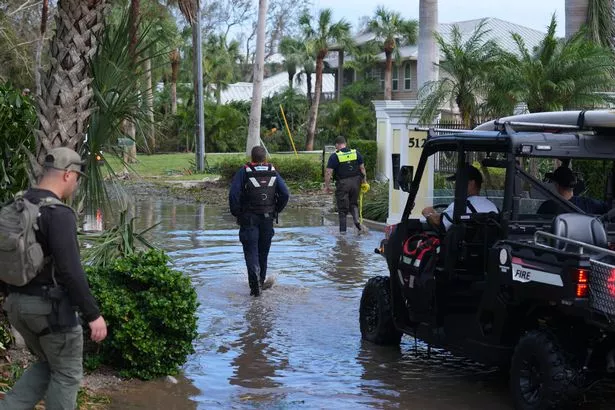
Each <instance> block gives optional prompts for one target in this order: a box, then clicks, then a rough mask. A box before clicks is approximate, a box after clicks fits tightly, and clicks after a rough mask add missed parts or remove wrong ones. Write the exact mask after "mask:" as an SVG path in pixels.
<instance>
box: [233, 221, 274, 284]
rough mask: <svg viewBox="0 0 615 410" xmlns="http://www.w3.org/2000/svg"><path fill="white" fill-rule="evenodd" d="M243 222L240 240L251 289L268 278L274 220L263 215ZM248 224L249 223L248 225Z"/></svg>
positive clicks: (240, 228)
mask: <svg viewBox="0 0 615 410" xmlns="http://www.w3.org/2000/svg"><path fill="white" fill-rule="evenodd" d="M246 219H248V221H242V224H241V226H240V227H239V240H240V241H241V245H242V246H243V256H244V258H245V260H246V267H247V268H248V282H249V283H250V288H251V289H254V288H255V287H258V282H259V281H260V283H261V284H262V283H263V282H264V281H265V278H266V277H267V257H268V256H269V248H271V239H272V238H273V234H274V231H273V218H271V217H268V218H266V217H264V216H263V215H252V217H251V218H246ZM246 222H247V223H246Z"/></svg>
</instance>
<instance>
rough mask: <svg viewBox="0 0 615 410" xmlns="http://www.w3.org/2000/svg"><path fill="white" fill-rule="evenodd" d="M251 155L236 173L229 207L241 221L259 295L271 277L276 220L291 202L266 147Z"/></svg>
mask: <svg viewBox="0 0 615 410" xmlns="http://www.w3.org/2000/svg"><path fill="white" fill-rule="evenodd" d="M251 154H252V155H251V156H252V162H248V163H247V164H245V165H244V166H243V167H241V168H240V169H239V171H237V173H235V176H234V178H233V181H232V183H231V189H230V192H229V206H230V208H231V214H233V216H235V217H236V218H237V223H238V224H239V240H240V241H241V245H242V246H243V254H244V257H245V260H246V267H247V269H248V282H249V283H250V295H252V296H259V295H260V294H261V291H262V289H263V285H264V284H265V279H266V277H267V257H268V255H269V249H270V247H271V240H272V238H273V235H274V230H273V220H274V219H276V218H277V214H279V213H280V212H282V210H283V209H284V207H285V206H286V204H287V203H288V199H289V197H290V194H289V192H288V187H287V186H286V183H285V182H284V179H282V177H281V176H280V174H279V173H278V172H277V171H276V170H275V168H274V167H273V165H272V164H269V163H267V162H265V161H266V155H267V153H266V151H265V149H264V148H263V147H261V146H256V147H254V148H252V153H251Z"/></svg>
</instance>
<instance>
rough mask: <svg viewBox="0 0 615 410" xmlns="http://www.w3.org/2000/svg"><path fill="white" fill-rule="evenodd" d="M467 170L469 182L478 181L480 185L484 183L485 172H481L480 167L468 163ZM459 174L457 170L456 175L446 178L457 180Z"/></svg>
mask: <svg viewBox="0 0 615 410" xmlns="http://www.w3.org/2000/svg"><path fill="white" fill-rule="evenodd" d="M465 171H466V175H467V177H468V182H469V181H476V183H477V184H478V185H482V184H483V174H481V173H480V171H479V170H478V168H476V167H475V166H473V165H470V164H466V166H465ZM457 174H459V171H457V173H456V174H455V175H451V176H450V177H448V178H446V180H447V181H455V180H456V179H457Z"/></svg>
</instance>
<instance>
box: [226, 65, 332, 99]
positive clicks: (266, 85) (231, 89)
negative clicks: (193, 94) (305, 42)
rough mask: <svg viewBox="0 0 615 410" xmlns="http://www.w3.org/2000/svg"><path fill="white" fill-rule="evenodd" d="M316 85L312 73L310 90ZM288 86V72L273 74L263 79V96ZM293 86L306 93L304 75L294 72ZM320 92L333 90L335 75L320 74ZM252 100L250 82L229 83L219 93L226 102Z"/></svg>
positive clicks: (268, 95)
mask: <svg viewBox="0 0 615 410" xmlns="http://www.w3.org/2000/svg"><path fill="white" fill-rule="evenodd" d="M315 85H316V74H312V92H314V89H313V88H314V86H315ZM287 88H288V73H287V72H282V73H278V74H275V75H273V76H271V77H268V78H265V79H264V80H263V98H267V97H272V96H274V95H275V94H279V93H281V92H283V91H284V90H286V89H287ZM293 88H294V89H295V90H297V91H298V92H299V93H301V94H303V95H307V84H306V81H305V76H304V75H300V74H295V81H294V85H293ZM322 92H323V93H332V92H335V77H334V75H333V74H327V73H323V75H322ZM251 100H252V83H247V82H240V83H235V84H230V85H229V86H228V88H227V89H226V90H223V91H222V93H221V95H220V102H221V103H222V104H228V103H229V102H231V101H251Z"/></svg>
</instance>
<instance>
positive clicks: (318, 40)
mask: <svg viewBox="0 0 615 410" xmlns="http://www.w3.org/2000/svg"><path fill="white" fill-rule="evenodd" d="M331 14H332V12H331V9H324V10H321V11H320V13H319V15H318V21H317V25H316V26H315V27H314V26H312V18H311V17H310V15H309V14H308V13H304V14H303V15H302V16H301V17H300V18H299V25H300V27H301V29H302V31H303V34H304V36H305V38H306V40H307V41H308V42H311V43H313V45H314V50H315V52H316V87H315V90H314V92H315V96H314V103H313V104H312V107H311V109H310V116H309V120H308V134H307V140H306V144H305V149H306V150H308V151H311V150H312V149H314V137H315V135H316V121H317V119H318V105H319V103H320V93H321V91H322V72H323V68H324V60H325V57H326V56H327V54H328V53H329V47H330V46H331V45H332V44H334V43H337V44H349V43H350V23H348V22H346V21H344V20H340V21H338V22H336V23H332V21H331Z"/></svg>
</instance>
